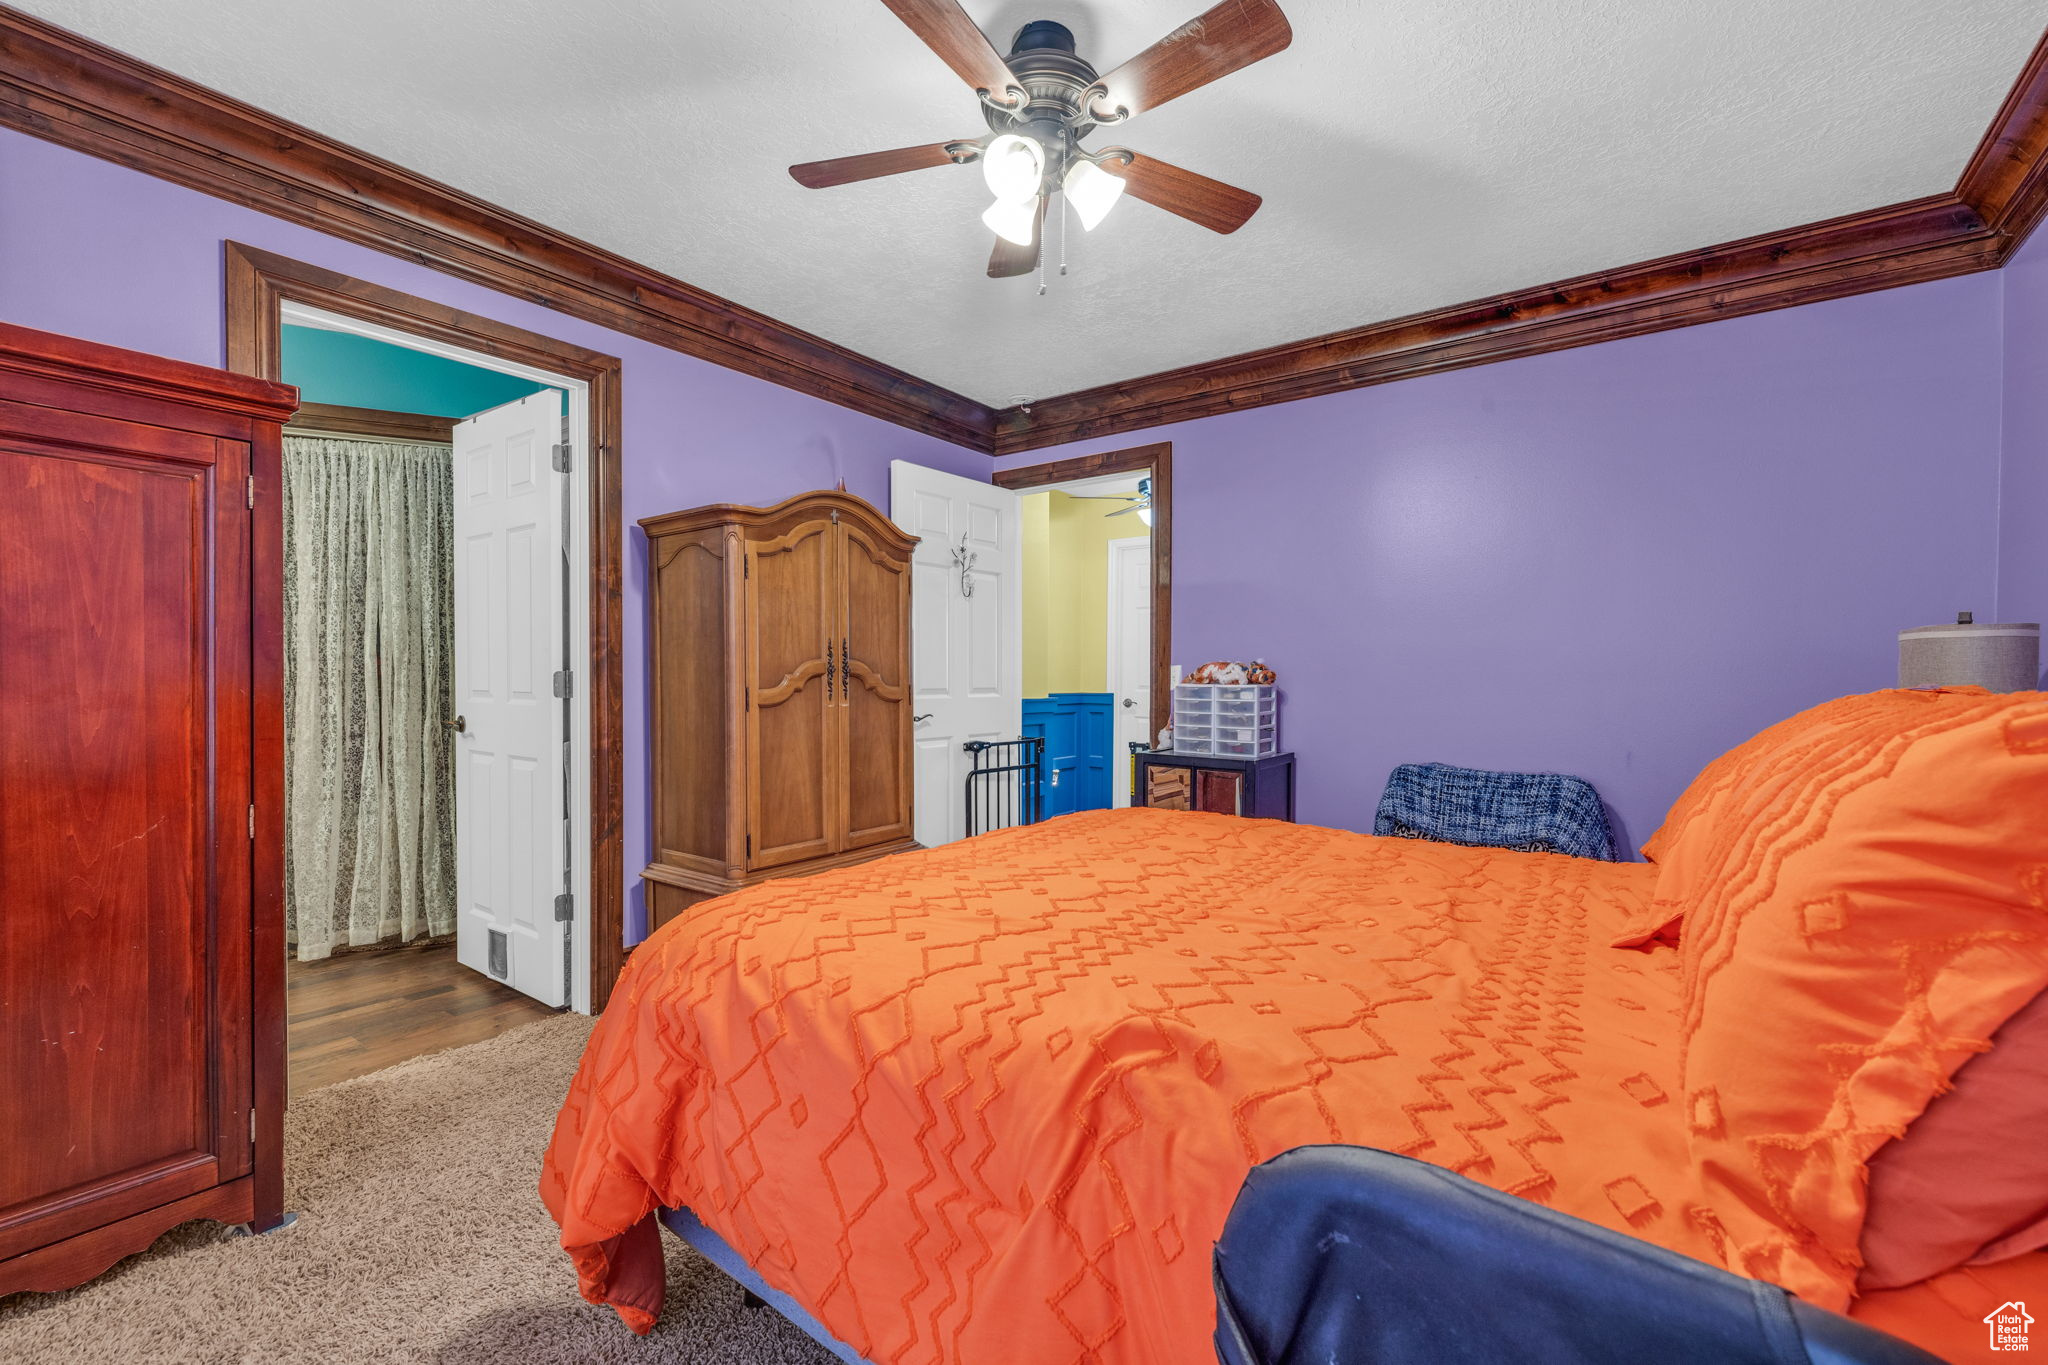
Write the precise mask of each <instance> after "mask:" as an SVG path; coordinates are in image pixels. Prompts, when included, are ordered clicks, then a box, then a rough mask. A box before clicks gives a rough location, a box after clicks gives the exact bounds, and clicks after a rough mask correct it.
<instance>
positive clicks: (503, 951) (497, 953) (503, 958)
mask: <svg viewBox="0 0 2048 1365" xmlns="http://www.w3.org/2000/svg"><path fill="white" fill-rule="evenodd" d="M489 932H490V935H491V964H490V965H491V975H492V976H495V977H497V978H498V980H500V981H503V980H504V979H505V977H506V975H507V973H509V972H510V971H511V970H512V969H511V967H510V966H509V965H508V963H507V959H508V958H509V956H510V954H511V947H510V945H509V941H508V940H507V939H506V937H505V931H504V930H503V929H492V930H490V931H489Z"/></svg>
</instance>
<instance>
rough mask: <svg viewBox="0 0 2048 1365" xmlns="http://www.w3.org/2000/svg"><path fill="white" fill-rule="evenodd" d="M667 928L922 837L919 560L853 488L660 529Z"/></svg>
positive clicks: (656, 606) (656, 771) (654, 872)
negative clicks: (914, 623)
mask: <svg viewBox="0 0 2048 1365" xmlns="http://www.w3.org/2000/svg"><path fill="white" fill-rule="evenodd" d="M640 525H641V527H642V529H643V530H645V531H646V533H647V563H648V577H649V580H650V596H651V598H652V601H651V604H650V617H651V622H650V631H649V637H648V655H649V660H650V667H651V671H652V678H651V684H650V685H651V688H652V698H653V730H654V735H653V740H654V761H653V767H652V770H651V773H650V784H651V786H652V788H653V798H654V852H653V861H652V862H651V863H650V864H649V865H648V867H647V869H646V871H645V872H643V873H642V874H641V875H642V876H643V877H644V878H645V880H646V886H647V906H648V917H649V920H650V925H649V927H650V928H654V927H659V926H660V925H661V924H663V923H665V922H667V921H668V920H670V919H672V918H674V917H675V916H676V915H677V914H679V913H680V912H681V911H682V910H684V909H685V908H687V907H688V906H690V905H693V904H695V903H696V902H698V901H700V900H705V899H707V898H709V897H711V896H718V895H723V894H725V893H726V892H728V891H735V890H738V889H739V888H740V887H743V886H749V885H752V884H753V883H755V882H759V881H765V880H767V879H769V878H773V877H788V876H796V875H801V874H803V873H808V872H818V871H823V870H824V869H826V868H832V867H844V866H847V865H849V864H852V863H858V862H865V861H866V860H868V859H870V858H878V857H881V856H882V855H883V854H887V853H897V852H901V851H902V850H904V849H908V848H914V847H916V845H915V843H914V842H913V841H912V838H911V770H910V761H911V756H910V733H911V722H912V717H911V701H912V698H911V692H910V551H911V548H912V547H913V546H915V545H916V544H917V541H916V538H915V537H913V536H909V535H906V534H905V533H904V532H903V531H901V530H899V529H898V528H897V526H896V525H895V523H893V522H891V521H890V520H889V519H888V518H887V517H885V516H883V515H882V514H881V513H880V512H878V511H876V510H875V509H874V508H873V507H872V506H870V505H869V504H868V503H865V502H863V501H861V500H860V499H859V498H856V497H854V496H852V495H851V494H847V493H827V492H820V493H805V494H802V495H800V496H798V497H794V498H791V499H789V500H788V501H787V502H782V503H778V504H776V505H775V506H773V507H765V508H762V507H735V506H717V507H699V508H697V509H695V510H694V511H689V512H674V513H670V514H669V515H667V516H660V517H648V518H646V519H645V520H643V521H642V522H641V523H640Z"/></svg>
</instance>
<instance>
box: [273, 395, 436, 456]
mask: <svg viewBox="0 0 2048 1365" xmlns="http://www.w3.org/2000/svg"><path fill="white" fill-rule="evenodd" d="M330 432H331V433H334V434H336V435H341V436H375V437H378V438H380V439H382V440H386V441H396V442H400V443H409V444H412V445H443V446H445V445H447V444H448V443H449V442H451V441H453V440H454V439H455V419H454V418H453V417H436V416H434V415H432V414H431V413H425V412H386V411H385V410H384V409H382V408H350V407H343V406H342V405H341V404H339V403H301V404H299V410H298V412H296V413H295V414H293V416H292V420H291V421H290V422H289V423H287V424H286V426H285V433H286V434H287V435H299V436H320V435H325V434H328V433H330Z"/></svg>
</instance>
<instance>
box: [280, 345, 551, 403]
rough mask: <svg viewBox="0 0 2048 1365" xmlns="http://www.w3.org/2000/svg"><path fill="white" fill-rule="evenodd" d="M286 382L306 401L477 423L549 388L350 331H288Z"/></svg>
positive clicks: (285, 362)
mask: <svg viewBox="0 0 2048 1365" xmlns="http://www.w3.org/2000/svg"><path fill="white" fill-rule="evenodd" d="M284 382H285V383H287V384H296V385H298V387H299V398H300V401H302V402H306V403H332V404H335V405H337V406H339V407H345V408H381V409H383V410H384V411H386V412H419V413H427V414H429V415H431V416H434V417H474V416H476V414H478V413H480V412H482V411H484V410H485V409H486V408H495V407H498V406H500V405H502V404H505V403H509V402H511V401H512V400H513V399H515V398H524V397H525V396H526V395H527V394H529V393H533V392H535V391H537V390H539V389H544V388H546V387H547V385H545V384H536V383H534V382H533V381H532V380H530V379H515V378H513V377H512V376H511V375H509V374H499V373H498V372H497V371H495V370H480V369H478V368H477V367H476V366H474V365H465V364H463V363H462V362H461V361H459V360H444V359H442V358H441V357H440V356H437V355H428V354H427V353H426V352H424V351H413V350H408V349H406V348H405V347H403V346H393V345H390V344H388V343H386V342H382V341H372V340H371V339H370V338H368V337H359V336H352V335H350V334H349V333H347V332H329V331H325V330H322V329H321V328H318V327H290V326H287V327H286V328H285V329H284Z"/></svg>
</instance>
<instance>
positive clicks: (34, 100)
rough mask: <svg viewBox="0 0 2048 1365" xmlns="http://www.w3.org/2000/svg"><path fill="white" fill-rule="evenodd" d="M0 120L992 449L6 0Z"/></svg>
mask: <svg viewBox="0 0 2048 1365" xmlns="http://www.w3.org/2000/svg"><path fill="white" fill-rule="evenodd" d="M0 126H6V127H11V128H15V129H18V130H20V131H21V132H25V133H29V134H32V135H34V136H36V137H40V138H46V139H48V140H50V141H52V142H57V143H60V144H62V145H64V146H67V147H71V148H74V149H76V150H78V151H83V152H89V153H91V154H92V155H94V156H99V157H103V158H105V159H107V160H109V161H114V162H118V163H119V164H121V165H124V166H128V167H131V168H132V169H135V170H139V171H144V172H147V173H148V174H150V175H154V176H158V177H160V178H162V179H165V180H170V181H173V182H175V183H177V184H180V185H185V186H188V187H190V188H192V189H196V190H200V191H202V192H204V193H206V194H210V195H214V196H215V197H217V198H221V199H226V200H229V201H231V202H233V203H237V204H241V205H243V206H245V207H247V208H252V209H256V210H258V211H259V212H262V213H266V214H269V215H270V216H272V217H274V218H282V219H284V220H286V221H288V222H293V223H299V224H302V225H303V226H306V227H310V228H315V229H317V230H319V231H321V232H324V233H327V234H328V235H330V236H334V237H340V238H343V239H344V240H347V241H350V242H355V243H357V244H358V245H361V246H367V247H371V248H374V249H376V250H378V251H384V252H389V253H390V254H392V255H394V256H400V257H403V258H404V259H406V260H409V261H413V262H416V263H418V264H421V265H426V266H431V267H433V268H434V269H436V270H442V271H446V272H447V273H448V274H451V275H455V276H458V277H459V278H462V279H465V280H470V281H472V282H474V283H477V284H481V285H485V286H488V287H489V288H492V289H496V290H500V291H502V292H504V293H507V294H511V295H514V296H515V297H518V298H522V299H526V300H529V301H531V302H534V303H539V304H542V305H544V306H546V307H550V308H557V309H560V310H561V311H562V312H564V313H567V314H569V315H570V316H572V317H578V318H582V319H584V320H585V321H588V322H594V323H597V324H599V325H601V326H604V327H609V328H611V329H613V330H614V331H619V332H623V333H625V334H626V335H628V336H633V337H638V338H640V339H642V340H644V341H651V342H654V343H656V344H657V345H661V346H667V347H669V348H671V349H673V350H677V351H682V352H684V353H685V354H688V355H693V356H697V357H699V358H701V359H704V360H709V361H712V362H714V363H716V364H719V365H723V366H725V367H727V368H728V369H734V370H738V371H739V372H741V373H742V374H749V375H753V376H754V377H756V378H759V379H766V380H769V381H771V382H773V383H776V384H781V385H783V386H784V387H786V388H791V389H795V390H796V391H797V392H799V393H805V394H809V395H811V396H812V397H815V398H823V399H826V400H828V401H830V402H833V403H838V404H840V405H841V406H843V407H848V408H852V409H853V410H854V411H856V412H864V413H866V414H868V415H869V416H871V417H880V418H883V419H884V420H887V421H890V422H895V423H897V424H899V425H901V426H905V427H909V428H911V429H912V430H914V431H921V432H925V433H927V434H929V435H933V436H937V437H940V438H942V439H945V440H948V441H952V442H955V443H957V444H959V445H964V446H967V447H969V448H970V449H974V450H987V449H988V448H989V431H990V428H991V422H992V413H991V411H990V409H989V408H988V407H986V406H985V405H983V404H981V403H977V402H974V401H973V400H972V399H968V398H964V397H962V396H961V395H959V394H957V393H953V392H951V391H950V390H947V389H942V388H940V387H938V386H937V385H935V384H929V383H926V382H925V381H924V380H921V379H919V378H917V377H916V376H914V375H910V374H906V373H904V372H903V371H902V370H898V369H896V368H894V367H892V366H889V365H884V364H882V363H881V362H880V361H877V360H871V359H869V358H867V357H866V356H862V355H857V354H855V353H854V352H852V351H850V350H847V349H846V348H845V347H843V346H837V345H834V344H833V343H831V342H829V341H826V340H824V339H823V338H820V337H816V336H812V335H811V334H810V333H808V332H803V331H799V330H797V329H796V328H794V327H790V326H787V325H785V324H783V323H780V322H777V321H776V320H775V319H773V318H771V317H768V316H766V315H765V314H762V313H757V312H755V311H753V310H752V309H750V308H743V307H741V306H740V305H738V304H736V303H732V302H730V301H729V300H726V299H722V298H719V297H718V296H717V295H715V294H710V293H706V292H705V291H703V290H701V289H697V288H694V287H693V286H691V285H688V284H685V283H683V282H682V281H681V280H678V279H674V278H672V277H671V276H668V275H664V274H662V273H661V272H659V271H657V270H652V269H649V268H648V267H646V266H643V265H638V264H635V263H634V262H632V261H629V260H627V259H626V258H625V257H623V256H617V255H614V254H613V253H611V252H608V251H605V250H603V249H602V248H599V247H595V246H592V245H590V244H589V243H587V242H582V241H578V240H577V239H575V238H573V237H570V236H568V235H567V234H566V233H561V232H557V231H555V230H554V229H552V228H548V227H544V226H542V225H541V224H539V223H536V222H533V221H531V220H530V219H526V218H521V217H519V216H518V215H516V214H513V213H509V212H507V211H506V210H504V209H501V208H497V207H495V206H493V205H490V204H487V203H485V202H483V201H482V200H480V199H476V198H473V197H471V196H470V195H467V194H464V193H462V192H461V191H460V190H456V189H452V188H450V187H449V186H447V185H443V184H440V183H439V182H437V181H433V180H429V179H427V178H426V177H425V176H421V175H415V174H413V173H412V172H411V171H408V170H405V169H404V168H403V167H400V166H395V165H393V164H392V163H390V162H388V161H385V160H382V159H381V158H379V157H374V156H371V155H369V154H368V153H366V152H360V151H357V150H356V149H355V148H353V147H349V146H346V145H344V144H342V143H340V142H336V141H335V140H333V139H332V138H327V137H323V136H321V135H320V134H318V133H315V132H313V131H311V130H310V129H306V128H301V127H299V126H298V125H296V124H293V123H289V122H287V121H285V120H283V119H280V118H277V117H275V116H273V115H271V114H266V113H264V112H263V111H262V110H260V109H257V108H254V107H253V106H251V105H247V104H244V103H242V102H241V101H239V100H235V99H230V98H229V97H227V96H226V95H222V94H219V93H218V92H216V91H212V90H208V89H207V88H205V87H204V86H201V85H198V84H196V83H195V82H192V81H188V80H185V79H184V78H182V77H179V76H175V75H172V74H171V73H170V72H168V71H163V70H160V69H159V68H157V67H153V66H150V65H149V64H147V63H145V62H141V61H137V60H136V59H135V58H133V57H130V56H127V55H126V54H124V53H120V52H116V51H114V50H113V49H111V48H109V47H106V46H104V45H102V44H99V43H96V42H93V41H92V40H90V39H88V38H84V37H81V36H79V35H78V34H75V33H70V32H67V31H65V30H64V29H61V28H58V27H56V26H55V25H53V24H48V23H45V22H43V21H42V20H40V19H37V18H34V17H33V16H31V15H27V14H23V13H22V12H21V11H19V10H15V9H10V8H8V7H6V6H4V5H0Z"/></svg>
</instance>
